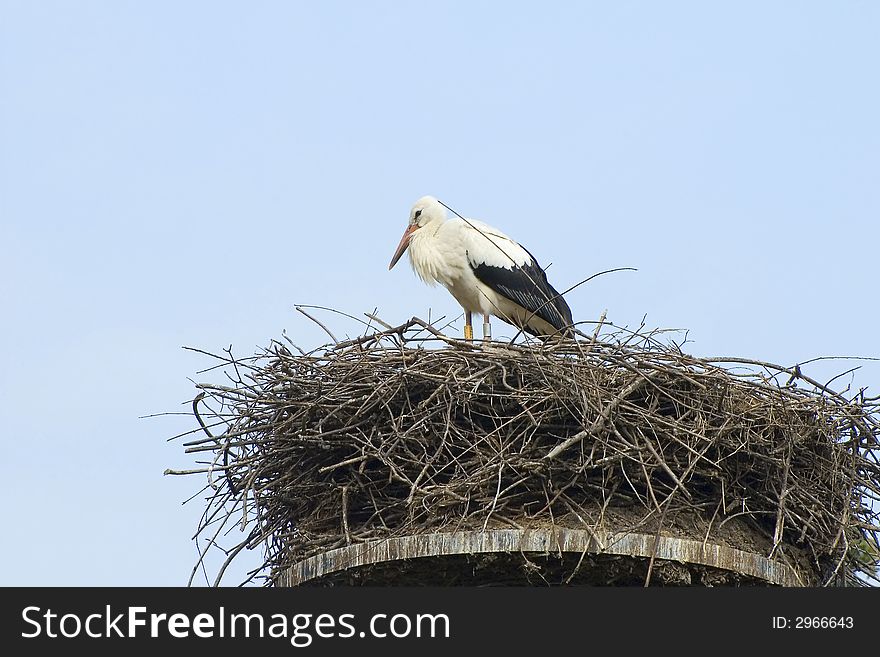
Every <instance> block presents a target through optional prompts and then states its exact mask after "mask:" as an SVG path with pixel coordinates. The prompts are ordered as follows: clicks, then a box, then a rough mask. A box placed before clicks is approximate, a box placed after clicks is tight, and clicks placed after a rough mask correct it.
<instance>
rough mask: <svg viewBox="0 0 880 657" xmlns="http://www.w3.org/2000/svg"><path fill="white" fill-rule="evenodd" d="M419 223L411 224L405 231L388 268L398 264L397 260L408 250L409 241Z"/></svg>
mask: <svg viewBox="0 0 880 657" xmlns="http://www.w3.org/2000/svg"><path fill="white" fill-rule="evenodd" d="M418 227H419V226H418V224H410V225H409V226H408V227H407V229H406V230H405V231H403V237H401V238H400V244H398V245H397V251H395V252H394V255H393V256H392V257H391V264H390V265H388V269H391V268H392V267H394V265H396V264H397V261H398V260H400V257H401V256H402V255H403V254H404V252H405V251H406V248H407V247H408V246H409V241H410V239H412V234H413V233H414V232H416V229H417V228H418Z"/></svg>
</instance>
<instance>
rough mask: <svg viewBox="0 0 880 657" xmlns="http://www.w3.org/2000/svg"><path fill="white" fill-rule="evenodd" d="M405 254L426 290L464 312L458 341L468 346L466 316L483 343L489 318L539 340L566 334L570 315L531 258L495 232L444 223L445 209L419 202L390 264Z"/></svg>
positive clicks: (479, 225)
mask: <svg viewBox="0 0 880 657" xmlns="http://www.w3.org/2000/svg"><path fill="white" fill-rule="evenodd" d="M407 248H408V249H409V260H410V263H411V264H412V268H413V270H414V271H415V272H416V274H418V276H419V278H421V279H422V280H423V281H425V283H427V284H428V285H435V284H437V283H440V284H441V285H443V286H444V287H445V288H446V289H447V290H449V292H450V294H452V296H453V297H455V299H456V301H458V302H459V303H460V304H461V305H462V307H463V308H464V318H465V319H464V337H465V339H466V340H473V337H474V331H473V325H472V323H471V314H472V313H482V314H483V339H484V340H488V339H490V338H491V337H492V329H491V326H490V325H489V316H490V315H495V316H496V317H498V318H500V319H502V320H504V321H505V322H508V323H509V324H513V325H514V326H516V327H518V328H520V329H522V330H524V331H526V332H528V333H531V334H532V335H539V336H553V335H556V336H559V335H566V336H570V335H571V334H572V320H571V309H570V308H569V307H568V304H567V303H566V302H565V299H563V298H562V295H561V294H559V292H557V291H556V290H555V289H553V286H552V285H550V283H548V282H547V274H545V273H544V270H543V269H541V267H540V265H538V261H537V260H535V257H534V256H533V255H532V254H531V253H529V252H528V251H527V250H526V249H525V248H524V247H523V246H521V245H520V244H518V243H516V242H515V241H513V240H512V239H510V238H509V237H507V235H505V234H504V233H502V232H501V231H499V230H498V229H496V228H493V227H492V226H489V225H487V224H484V223H483V222H481V221H475V220H474V219H465V218H464V217H460V216H459V217H456V218H454V219H447V216H446V206H444V205H443V204H442V203H440V201H438V200H437V199H436V198H434V197H433V196H423V197H422V198H420V199H419V200H418V201H416V204H415V205H414V206H413V208H412V210H411V211H410V215H409V225H408V226H407V228H406V230H405V231H404V233H403V237H402V238H401V240H400V244H399V245H398V246H397V250H396V251H395V252H394V256H393V257H392V258H391V264H390V265H388V269H391V268H392V267H394V265H396V264H397V261H398V260H400V258H401V256H402V255H403V253H404V251H406V250H407Z"/></svg>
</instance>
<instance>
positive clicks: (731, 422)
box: [177, 319, 880, 585]
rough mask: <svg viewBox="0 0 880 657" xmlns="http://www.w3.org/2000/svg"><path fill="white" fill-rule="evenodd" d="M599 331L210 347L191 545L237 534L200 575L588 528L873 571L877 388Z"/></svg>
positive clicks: (416, 331)
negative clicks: (444, 540)
mask: <svg viewBox="0 0 880 657" xmlns="http://www.w3.org/2000/svg"><path fill="white" fill-rule="evenodd" d="M600 324H601V323H600ZM606 330H607V327H606ZM599 333H600V331H599V329H598V328H597V329H596V333H595V334H593V335H592V336H583V335H582V338H581V339H578V340H576V341H565V342H556V343H544V344H542V343H536V342H530V343H527V344H508V343H499V342H493V343H491V344H488V345H484V344H482V343H479V342H476V343H469V342H463V341H460V340H455V339H451V338H448V337H446V336H444V335H442V334H441V333H440V332H439V331H437V330H436V329H435V328H434V327H433V326H431V325H429V324H427V323H425V322H423V321H421V320H418V319H413V320H411V321H409V322H407V323H406V324H404V325H402V326H398V327H393V328H387V329H385V330H380V331H373V332H369V333H367V334H365V335H363V336H361V337H359V338H357V339H354V340H349V341H345V342H335V341H334V343H332V344H329V345H326V346H324V347H321V348H319V349H317V350H314V351H312V352H308V353H306V352H303V351H302V350H299V349H298V348H296V347H295V346H294V345H293V344H292V343H290V342H289V341H273V342H272V344H271V345H270V347H269V348H267V349H266V350H264V351H262V352H261V353H258V354H257V355H255V356H252V357H249V358H245V359H238V358H234V357H233V356H232V355H231V353H227V354H226V355H216V356H214V357H215V358H217V359H218V360H219V361H220V362H219V363H218V364H217V366H218V367H222V368H223V369H224V371H225V372H226V374H227V376H228V377H230V379H231V384H230V385H219V384H212V383H204V384H199V385H198V387H199V388H200V389H201V392H200V394H199V396H198V397H197V398H196V400H195V402H194V404H193V409H194V412H195V417H196V418H197V419H198V422H199V424H200V428H199V429H197V430H196V431H202V432H204V434H207V435H202V436H201V437H200V438H199V439H197V440H193V441H191V442H188V443H186V446H187V451H188V452H191V453H206V454H207V456H208V457H209V458H208V460H207V461H203V462H202V463H203V466H202V467H199V468H197V469H194V470H188V471H186V474H192V473H202V474H204V473H207V475H208V480H209V481H208V486H207V488H206V490H207V491H208V497H207V508H206V510H205V513H204V515H203V518H202V522H201V526H200V527H199V533H200V534H201V535H202V536H204V537H207V538H208V539H209V540H208V545H209V546H213V545H217V543H218V538H219V537H220V536H221V535H222V534H223V533H224V532H228V531H229V527H230V526H232V525H235V524H236V523H238V525H239V526H241V527H242V528H243V529H244V530H245V533H246V538H245V539H244V540H242V541H240V542H238V543H237V544H236V545H235V546H234V547H233V548H231V549H228V550H226V553H227V554H228V555H229V556H228V558H227V559H226V563H224V564H223V566H222V567H221V568H220V572H219V573H218V574H217V580H216V582H218V583H219V581H220V578H221V577H222V574H223V571H224V570H225V568H226V566H227V565H228V564H229V562H230V561H231V560H232V559H233V558H234V557H235V555H237V554H238V553H239V552H240V551H241V550H243V549H245V548H257V547H262V548H263V549H264V551H265V552H264V556H265V561H264V564H263V567H262V568H261V569H259V570H258V571H255V572H254V573H252V574H251V575H252V576H253V577H257V578H264V579H265V581H266V582H268V583H270V584H271V583H277V580H278V578H279V577H280V576H281V575H282V574H283V573H284V572H285V570H286V569H287V568H289V567H290V566H291V565H292V564H294V563H297V562H300V561H302V560H304V559H307V558H309V557H313V556H315V555H319V554H322V553H325V552H327V551H328V550H332V549H335V548H339V547H343V546H347V545H355V544H359V543H365V542H368V541H374V540H376V539H385V538H389V537H397V536H410V535H418V534H424V533H430V532H439V531H461V530H464V529H467V530H484V531H485V530H487V529H495V528H529V527H539V526H563V527H571V528H595V527H598V526H603V525H606V524H608V523H610V524H611V525H612V526H614V527H616V528H618V529H619V528H621V527H622V526H624V527H625V528H627V529H632V530H640V531H647V532H656V533H658V534H660V533H664V534H666V533H670V532H671V533H672V534H674V535H685V536H691V537H693V538H696V539H700V540H711V541H714V542H716V543H721V544H727V545H732V546H734V547H737V548H748V549H749V550H750V551H752V552H757V553H763V554H764V556H768V557H772V558H774V559H778V560H782V561H784V562H786V563H788V564H791V565H792V567H794V568H796V569H797V570H798V572H799V573H801V574H802V576H803V581H804V582H805V583H807V584H820V585H828V584H834V585H839V584H864V583H866V582H869V581H870V579H871V578H873V577H875V576H876V567H877V562H878V551H877V548H876V546H877V544H878V543H877V536H878V530H880V527H878V522H877V517H878V516H877V511H875V510H874V509H873V508H872V506H875V502H876V500H877V499H878V496H880V465H878V449H877V445H878V434H880V418H878V414H877V410H878V400H877V398H867V397H866V396H865V394H864V391H861V392H859V393H858V394H856V395H846V394H844V393H839V392H835V391H833V390H831V389H829V388H828V387H826V386H823V385H821V384H819V383H818V382H816V381H813V380H812V379H810V378H809V377H807V376H806V375H805V374H803V373H802V372H801V371H800V369H799V368H785V367H780V366H776V365H772V364H769V363H763V362H757V361H752V360H748V359H723V360H704V359H700V358H696V357H693V356H689V355H687V354H685V353H683V352H682V351H681V350H680V349H679V348H678V347H677V346H676V345H674V344H672V345H667V344H663V343H661V341H660V340H659V339H658V338H659V336H658V333H657V332H653V333H650V334H643V333H639V332H628V331H623V330H613V331H611V332H610V333H608V334H602V335H601V336H600V335H599ZM177 473H180V472H177ZM207 549H208V548H206V550H207ZM203 556H204V552H203ZM579 563H580V562H579ZM648 572H649V573H650V569H649V571H648ZM649 576H650V575H649Z"/></svg>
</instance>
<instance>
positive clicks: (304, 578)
mask: <svg viewBox="0 0 880 657" xmlns="http://www.w3.org/2000/svg"><path fill="white" fill-rule="evenodd" d="M492 553H507V554H508V555H522V556H523V557H529V556H533V555H558V556H559V557H564V556H569V557H571V556H572V555H574V557H575V563H576V564H577V566H580V565H581V563H582V561H583V558H584V556H585V555H616V556H617V557H632V558H633V560H636V559H638V560H639V561H640V562H644V561H645V560H646V559H652V558H653V562H652V563H656V564H665V563H678V564H690V565H697V566H702V567H707V568H710V569H717V570H719V571H726V572H728V573H731V574H736V575H738V576H742V578H744V579H747V580H752V582H753V583H758V584H766V585H771V586H795V587H797V586H808V585H810V584H811V583H810V582H808V581H805V580H804V578H803V577H802V576H801V575H800V574H799V573H798V571H797V570H795V568H793V567H792V566H790V565H788V564H786V563H782V562H780V561H776V560H771V559H768V558H767V557H765V556H763V555H760V554H753V553H750V552H746V551H743V550H738V549H735V548H732V547H729V546H725V545H717V544H712V543H706V542H702V541H697V540H692V539H687V538H677V537H669V536H655V535H653V534H644V533H634V532H621V533H611V532H606V531H601V530H595V531H590V530H585V529H570V528H564V527H551V528H539V529H525V530H521V529H494V530H487V531H459V532H442V533H433V534H421V535H414V536H401V537H396V538H389V539H383V540H378V541H371V542H367V543H358V544H354V545H349V546H346V547H342V548H338V549H335V550H330V551H328V552H325V553H323V554H319V555H316V556H313V557H310V558H308V559H305V560H303V561H300V562H299V563H296V564H294V565H293V566H291V567H290V568H289V569H287V571H285V572H284V573H282V574H281V575H280V576H279V577H278V579H277V580H276V585H278V586H300V585H303V584H311V585H316V584H318V585H320V583H321V580H329V579H330V578H331V577H334V576H339V575H341V574H343V571H348V572H357V571H358V570H362V569H364V568H366V567H371V566H374V565H375V564H382V563H386V565H387V566H389V567H391V566H393V565H394V564H393V563H392V562H398V563H401V564H402V563H412V560H422V559H424V560H426V561H428V562H429V565H430V562H434V563H435V564H436V563H439V561H440V560H444V559H451V558H453V557H454V555H489V554H492ZM578 557H580V559H578ZM386 570H387V569H386ZM400 572H401V573H403V570H401V571H400ZM360 583H362V584H370V583H372V582H371V581H370V577H369V575H368V576H366V577H364V578H361V581H360ZM383 583H388V582H387V577H386V578H385V581H384V582H383ZM394 583H396V584H399V585H419V584H420V583H423V582H419V581H407V578H406V577H405V576H404V575H401V577H400V578H399V581H395V582H394ZM472 583H473V584H490V585H491V584H492V583H493V582H491V581H486V582H472ZM683 583H689V580H686V581H684V582H683Z"/></svg>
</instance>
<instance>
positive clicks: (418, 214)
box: [413, 209, 422, 221]
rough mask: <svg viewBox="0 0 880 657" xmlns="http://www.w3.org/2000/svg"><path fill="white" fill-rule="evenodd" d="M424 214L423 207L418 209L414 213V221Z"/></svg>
mask: <svg viewBox="0 0 880 657" xmlns="http://www.w3.org/2000/svg"><path fill="white" fill-rule="evenodd" d="M420 216H422V211H421V209H419V210H416V213H415V214H414V215H413V221H418V219H419V217H420Z"/></svg>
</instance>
